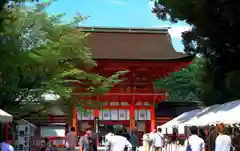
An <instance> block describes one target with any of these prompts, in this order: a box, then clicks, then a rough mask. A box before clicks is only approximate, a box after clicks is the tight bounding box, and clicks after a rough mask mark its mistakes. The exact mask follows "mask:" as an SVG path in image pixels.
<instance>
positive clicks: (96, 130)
mask: <svg viewBox="0 0 240 151" xmlns="http://www.w3.org/2000/svg"><path fill="white" fill-rule="evenodd" d="M93 115H94V129H95V132H96V134H97V140H96V141H97V142H96V143H97V146H99V136H98V119H99V110H98V109H94V111H93Z"/></svg>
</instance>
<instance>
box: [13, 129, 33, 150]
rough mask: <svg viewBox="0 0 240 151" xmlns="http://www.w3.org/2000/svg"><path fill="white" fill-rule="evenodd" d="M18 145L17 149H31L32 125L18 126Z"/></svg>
mask: <svg viewBox="0 0 240 151" xmlns="http://www.w3.org/2000/svg"><path fill="white" fill-rule="evenodd" d="M17 133H18V134H17V137H18V139H17V146H16V151H29V150H30V149H29V143H30V142H29V138H30V126H29V125H18V126H17Z"/></svg>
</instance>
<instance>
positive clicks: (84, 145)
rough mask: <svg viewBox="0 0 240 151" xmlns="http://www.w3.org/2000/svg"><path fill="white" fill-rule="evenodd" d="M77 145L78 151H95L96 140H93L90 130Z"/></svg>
mask: <svg viewBox="0 0 240 151" xmlns="http://www.w3.org/2000/svg"><path fill="white" fill-rule="evenodd" d="M79 145H80V151H97V146H96V139H94V138H93V136H92V131H91V130H87V131H86V133H85V135H84V136H82V137H81V138H80V140H79Z"/></svg>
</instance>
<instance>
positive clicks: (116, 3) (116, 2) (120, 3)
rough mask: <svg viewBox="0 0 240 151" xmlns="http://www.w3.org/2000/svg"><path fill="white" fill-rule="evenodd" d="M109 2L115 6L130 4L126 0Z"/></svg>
mask: <svg viewBox="0 0 240 151" xmlns="http://www.w3.org/2000/svg"><path fill="white" fill-rule="evenodd" d="M108 2H109V3H112V4H115V5H128V2H127V1H125V0H108Z"/></svg>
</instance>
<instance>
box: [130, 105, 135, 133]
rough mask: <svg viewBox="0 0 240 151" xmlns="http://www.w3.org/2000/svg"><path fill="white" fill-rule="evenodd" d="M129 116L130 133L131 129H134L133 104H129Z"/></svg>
mask: <svg viewBox="0 0 240 151" xmlns="http://www.w3.org/2000/svg"><path fill="white" fill-rule="evenodd" d="M129 114H130V131H132V130H133V129H135V117H134V114H135V109H134V105H133V104H130V109H129Z"/></svg>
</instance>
